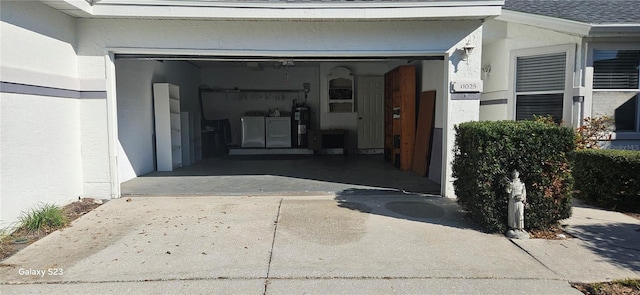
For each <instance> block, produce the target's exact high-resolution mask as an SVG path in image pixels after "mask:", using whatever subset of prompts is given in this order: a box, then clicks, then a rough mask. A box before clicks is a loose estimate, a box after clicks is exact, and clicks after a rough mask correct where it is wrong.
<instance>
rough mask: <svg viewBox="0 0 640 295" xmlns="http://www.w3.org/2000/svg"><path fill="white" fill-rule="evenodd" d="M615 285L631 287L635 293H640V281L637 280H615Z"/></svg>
mask: <svg viewBox="0 0 640 295" xmlns="http://www.w3.org/2000/svg"><path fill="white" fill-rule="evenodd" d="M613 283H614V284H620V285H622V286H625V287H629V288H631V289H633V290H635V291H640V280H635V279H624V280H614V281H613Z"/></svg>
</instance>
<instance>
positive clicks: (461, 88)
mask: <svg viewBox="0 0 640 295" xmlns="http://www.w3.org/2000/svg"><path fill="white" fill-rule="evenodd" d="M451 92H482V81H453V82H451Z"/></svg>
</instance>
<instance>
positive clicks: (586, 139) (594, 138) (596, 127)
mask: <svg viewBox="0 0 640 295" xmlns="http://www.w3.org/2000/svg"><path fill="white" fill-rule="evenodd" d="M611 126H613V118H611V117H609V116H599V117H593V118H592V117H587V118H584V120H583V124H582V126H580V127H578V128H576V149H577V150H583V149H598V148H600V146H598V143H599V142H600V141H608V140H611Z"/></svg>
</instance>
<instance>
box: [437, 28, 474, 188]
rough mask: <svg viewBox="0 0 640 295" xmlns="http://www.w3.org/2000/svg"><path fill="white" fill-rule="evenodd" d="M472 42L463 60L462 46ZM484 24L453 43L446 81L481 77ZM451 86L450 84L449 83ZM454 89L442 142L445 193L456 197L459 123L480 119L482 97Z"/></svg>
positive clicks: (446, 107) (447, 106)
mask: <svg viewBox="0 0 640 295" xmlns="http://www.w3.org/2000/svg"><path fill="white" fill-rule="evenodd" d="M467 44H470V45H472V46H475V49H474V50H473V51H472V53H471V54H470V55H469V57H468V58H467V60H466V61H465V60H462V50H461V48H463V47H464V46H466V45H467ZM481 44H482V26H480V27H479V28H478V29H476V30H475V31H473V32H471V33H470V34H469V35H468V36H466V37H465V38H462V39H461V40H460V41H459V42H458V43H457V44H455V45H453V46H452V47H451V48H450V49H449V50H448V51H447V53H448V56H447V58H445V62H447V65H448V72H447V75H446V77H445V82H446V85H451V82H455V81H479V80H480V65H481V56H482V46H481ZM447 90H449V88H448V87H447ZM452 95H453V94H452V93H451V92H450V91H447V94H446V98H447V99H444V100H443V101H444V105H443V108H444V116H443V122H444V124H443V143H442V147H443V149H442V158H443V169H442V181H441V183H440V185H441V192H442V195H443V196H445V197H449V198H455V191H454V187H453V180H454V178H453V176H452V169H451V168H452V167H451V163H452V162H453V159H454V157H455V154H454V148H455V130H454V128H455V126H456V125H458V124H460V123H463V122H469V121H478V120H479V109H480V101H479V100H477V99H462V100H458V99H452Z"/></svg>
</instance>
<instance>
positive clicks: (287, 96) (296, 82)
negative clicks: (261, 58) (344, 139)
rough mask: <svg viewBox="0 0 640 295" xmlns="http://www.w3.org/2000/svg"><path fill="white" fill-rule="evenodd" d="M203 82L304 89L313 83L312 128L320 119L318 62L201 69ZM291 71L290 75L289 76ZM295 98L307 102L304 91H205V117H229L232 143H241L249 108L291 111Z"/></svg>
mask: <svg viewBox="0 0 640 295" xmlns="http://www.w3.org/2000/svg"><path fill="white" fill-rule="evenodd" d="M201 71H202V75H201V84H202V85H206V86H208V87H210V88H222V89H236V88H238V89H273V90H276V89H300V90H302V89H303V83H309V84H310V91H309V95H308V97H307V105H308V106H309V108H310V109H311V111H312V113H311V116H312V118H311V119H312V120H311V126H315V127H312V128H317V126H319V124H320V123H319V122H320V108H319V89H318V81H319V78H318V65H317V64H316V65H304V66H302V65H297V66H294V67H290V68H289V69H288V70H285V68H284V67H280V68H273V67H271V66H266V65H265V66H264V67H263V69H262V70H255V69H250V68H247V67H242V66H215V67H205V68H202V70H201ZM287 72H288V76H287ZM293 100H298V102H300V103H301V102H304V93H268V92H255V93H254V92H245V93H242V94H239V93H222V92H203V104H204V106H205V107H204V114H205V118H206V119H208V120H220V119H229V122H230V124H231V134H232V141H233V144H236V145H240V144H241V133H242V132H241V121H240V118H241V117H242V116H243V115H244V114H245V112H247V111H261V112H264V113H265V114H266V113H268V111H269V110H275V109H279V111H281V112H282V111H287V112H290V111H291V106H292V103H293Z"/></svg>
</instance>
